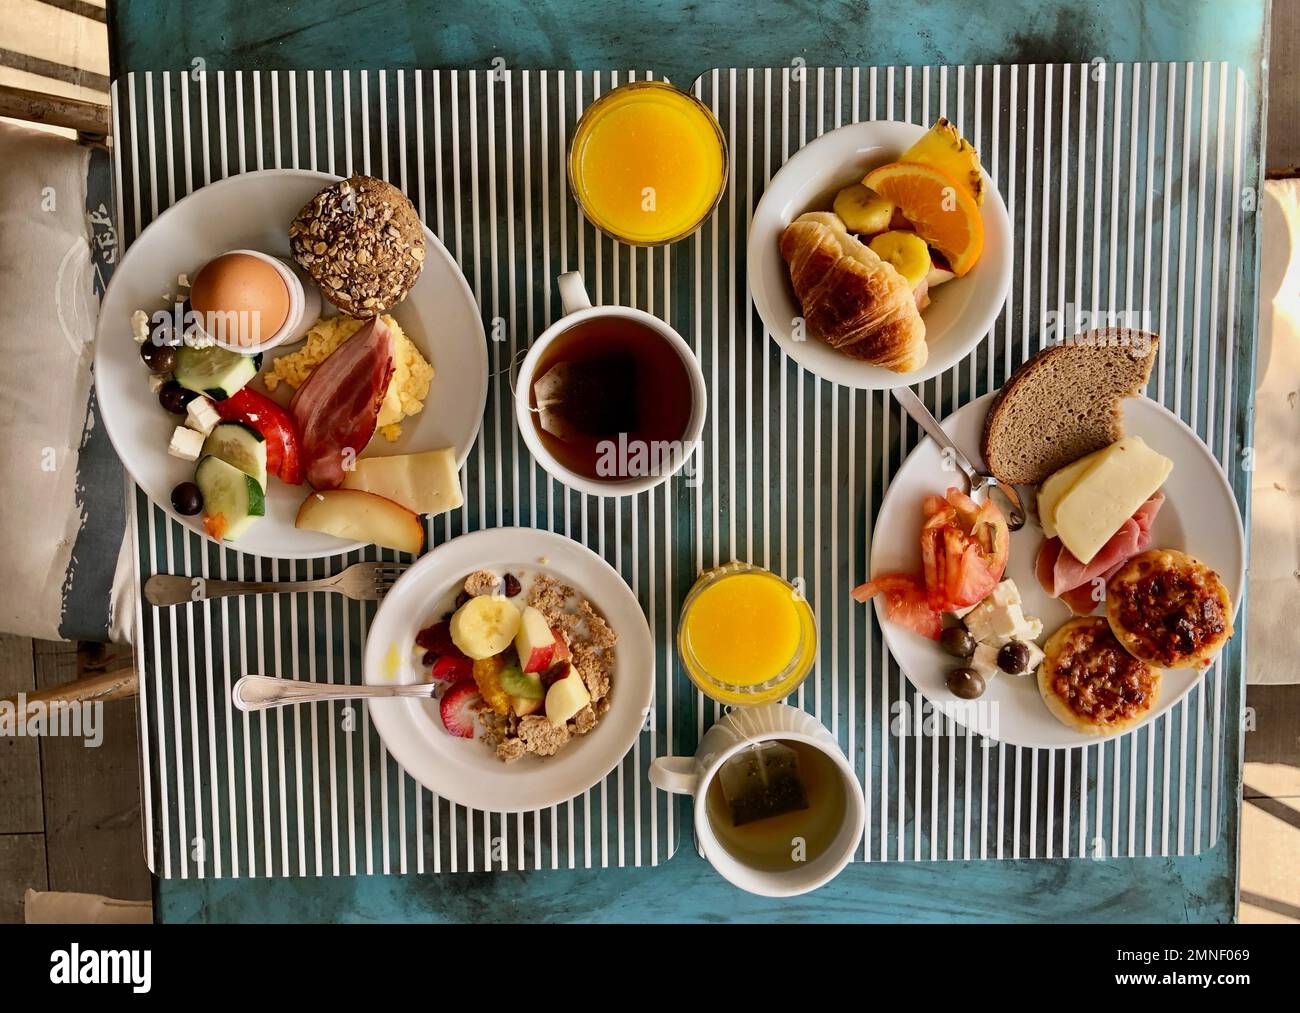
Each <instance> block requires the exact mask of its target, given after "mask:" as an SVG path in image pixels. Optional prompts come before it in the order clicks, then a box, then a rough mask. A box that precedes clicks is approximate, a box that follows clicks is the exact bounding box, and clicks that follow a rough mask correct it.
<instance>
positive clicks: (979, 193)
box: [898, 117, 984, 204]
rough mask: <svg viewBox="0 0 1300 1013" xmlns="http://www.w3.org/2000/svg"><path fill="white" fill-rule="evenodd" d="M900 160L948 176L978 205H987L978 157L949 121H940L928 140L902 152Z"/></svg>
mask: <svg viewBox="0 0 1300 1013" xmlns="http://www.w3.org/2000/svg"><path fill="white" fill-rule="evenodd" d="M898 160H899V161H900V162H919V163H920V164H921V165H928V166H930V167H931V168H932V169H938V170H939V171H940V172H944V173H947V174H948V175H949V176H951V177H952V178H953V180H955V181H956V182H958V183H961V184H964V185H965V186H966V187H967V189H968V190H969V191H970V195H971V196H972V197H974V198H975V203H976V204H983V203H984V177H983V175H981V173H980V156H979V153H978V152H977V151H976V150H975V149H974V148H973V147H971V144H970V142H969V141H968V140H966V138H964V137H962V135H961V134H959V133H957V128H956V127H954V126H953V125H952V124H951V123H950V122H949V121H948V120H947V119H946V118H944V117H940V118H939V120H938V122H936V123H935V125H934V126H932V127H931V128H930V129H929V130H928V131H926V133H925V136H923V137H922V138H921V139H920V140H919V141H917V142H916V143H915V144H913V145H912V146H911V147H910V148H908V149H907V150H906V151H905V152H903V154H902V156H901V157H900V158H899V159H898Z"/></svg>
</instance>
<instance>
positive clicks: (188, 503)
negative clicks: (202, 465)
mask: <svg viewBox="0 0 1300 1013" xmlns="http://www.w3.org/2000/svg"><path fill="white" fill-rule="evenodd" d="M172 508H173V509H174V510H175V511H176V512H177V513H178V514H184V515H185V516H186V517H190V516H192V515H194V514H196V513H198V512H199V511H200V510H202V509H203V493H201V492H199V487H198V486H197V485H195V484H194V483H193V482H182V483H181V484H180V485H178V486H177V487H176V488H175V489H173V490H172Z"/></svg>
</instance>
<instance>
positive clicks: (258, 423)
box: [216, 387, 304, 485]
mask: <svg viewBox="0 0 1300 1013" xmlns="http://www.w3.org/2000/svg"><path fill="white" fill-rule="evenodd" d="M216 409H217V414H218V415H220V416H221V417H222V418H223V419H237V420H238V421H240V422H245V423H247V424H248V425H250V426H252V427H253V428H254V429H256V430H257V431H258V432H259V433H261V434H262V438H263V439H264V440H266V470H267V471H269V472H270V473H271V474H273V475H275V476H276V477H277V478H278V479H280V481H281V482H284V483H286V484H288V485H302V483H303V478H304V467H303V460H302V452H301V450H300V449H299V443H298V430H297V428H296V427H295V426H294V422H293V416H291V415H290V414H289V413H288V412H287V411H285V409H283V408H281V407H280V406H279V405H278V404H276V403H275V402H274V401H272V400H271V399H270V398H269V397H266V396H264V395H262V394H259V393H258V392H257V391H255V390H249V389H248V388H247V387H244V388H243V389H242V390H239V391H238V392H236V393H234V394H232V395H230V397H228V398H226V399H225V400H224V401H218V402H216Z"/></svg>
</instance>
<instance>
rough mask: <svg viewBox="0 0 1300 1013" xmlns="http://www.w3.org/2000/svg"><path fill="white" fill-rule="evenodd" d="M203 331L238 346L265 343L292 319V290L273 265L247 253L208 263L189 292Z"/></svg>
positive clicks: (231, 255)
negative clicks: (290, 298) (290, 301)
mask: <svg viewBox="0 0 1300 1013" xmlns="http://www.w3.org/2000/svg"><path fill="white" fill-rule="evenodd" d="M190 304H191V305H192V306H193V307H194V311H195V312H196V313H198V314H199V315H200V319H201V320H202V322H203V329H204V330H205V331H207V332H208V334H210V335H212V336H213V337H215V338H217V339H218V340H222V341H226V342H230V343H233V344H239V345H256V344H258V343H259V342H262V341H266V340H267V339H268V338H270V337H271V335H273V334H274V333H275V332H276V331H278V330H279V329H280V328H281V327H283V326H284V322H285V320H287V319H288V317H289V288H288V286H286V285H285V283H284V279H283V278H282V277H280V272H279V271H277V270H276V269H275V268H274V267H273V266H272V265H271V264H268V263H267V262H266V261H264V260H261V259H259V258H258V257H253V256H250V255H249V254H247V253H225V254H222V255H221V256H220V257H217V258H216V259H215V260H210V261H208V262H207V263H206V264H205V265H204V266H203V269H202V270H201V271H199V273H198V275H197V277H195V279H194V286H193V287H192V288H191V289H190Z"/></svg>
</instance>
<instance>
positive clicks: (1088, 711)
mask: <svg viewBox="0 0 1300 1013" xmlns="http://www.w3.org/2000/svg"><path fill="white" fill-rule="evenodd" d="M1044 653H1045V655H1046V659H1045V660H1044V662H1043V663H1042V665H1040V666H1039V669H1038V691H1039V693H1041V694H1042V697H1043V701H1044V702H1045V703H1046V704H1047V709H1048V710H1050V711H1051V712H1052V715H1053V716H1054V717H1056V718H1057V719H1058V720H1059V721H1061V722H1062V723H1063V724H1066V725H1069V726H1070V727H1071V728H1074V729H1076V730H1077V731H1081V732H1086V733H1088V734H1090V735H1109V734H1111V733H1113V732H1119V731H1124V730H1125V729H1127V728H1132V727H1134V726H1135V725H1138V724H1140V723H1141V722H1142V721H1143V720H1144V719H1145V718H1146V716H1147V714H1149V713H1150V712H1151V709H1152V708H1153V707H1154V706H1155V704H1156V700H1157V698H1158V697H1159V693H1160V673H1159V672H1158V671H1156V670H1155V669H1154V668H1152V667H1151V666H1150V665H1148V664H1147V663H1146V662H1144V661H1142V660H1140V659H1138V658H1135V657H1133V655H1131V654H1129V653H1128V651H1126V650H1124V647H1123V645H1121V644H1120V642H1119V641H1118V640H1117V639H1115V635H1114V634H1113V633H1112V632H1111V630H1110V626H1109V625H1108V624H1107V622H1106V620H1105V619H1103V618H1101V617H1100V616H1089V617H1086V618H1082V619H1072V620H1070V621H1069V622H1067V623H1066V624H1065V625H1064V626H1062V627H1061V628H1060V629H1059V630H1057V631H1056V632H1055V633H1053V634H1052V636H1051V637H1050V638H1049V639H1048V641H1047V644H1046V646H1045V648H1044Z"/></svg>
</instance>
